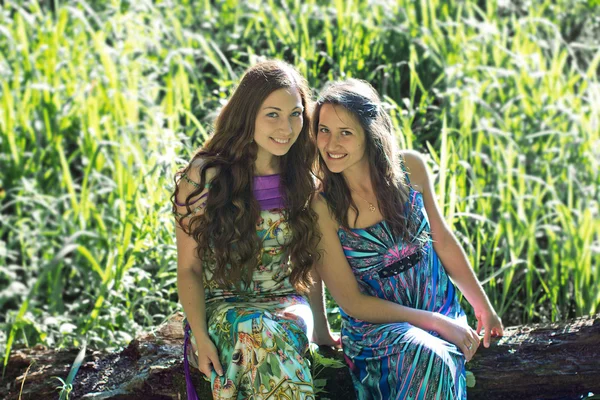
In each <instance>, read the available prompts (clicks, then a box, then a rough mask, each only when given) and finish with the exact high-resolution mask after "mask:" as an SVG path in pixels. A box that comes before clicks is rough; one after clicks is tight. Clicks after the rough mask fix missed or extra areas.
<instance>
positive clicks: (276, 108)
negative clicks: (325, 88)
mask: <svg viewBox="0 0 600 400" xmlns="http://www.w3.org/2000/svg"><path fill="white" fill-rule="evenodd" d="M267 108H272V109H274V110H277V111H282V110H281V108H279V107H273V106H267V107H265V108H263V110H266V109H267ZM296 108H299V109H301V110H303V109H304V108H302V106H296V107H294V108H292V110H295V109H296Z"/></svg>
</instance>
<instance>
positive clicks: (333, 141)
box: [325, 134, 340, 150]
mask: <svg viewBox="0 0 600 400" xmlns="http://www.w3.org/2000/svg"><path fill="white" fill-rule="evenodd" d="M328 136H329V137H328V138H327V145H326V146H325V147H327V149H328V150H333V149H335V148H336V147H337V146H338V144H339V141H340V136H339V135H337V134H331V135H328Z"/></svg>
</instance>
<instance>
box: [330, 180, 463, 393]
mask: <svg viewBox="0 0 600 400" xmlns="http://www.w3.org/2000/svg"><path fill="white" fill-rule="evenodd" d="M405 209H406V210H407V213H408V212H409V210H410V212H411V216H410V217H411V218H416V219H417V222H418V224H419V226H420V228H419V233H421V232H422V231H425V232H427V233H428V232H429V221H428V219H427V215H426V212H425V209H424V206H423V198H422V196H421V194H420V193H419V192H417V191H415V190H412V189H411V191H410V196H409V201H408V202H407V204H406V207H405ZM338 236H339V238H340V242H341V243H342V246H343V249H344V253H345V255H346V258H347V259H348V262H349V264H350V266H351V268H352V271H353V273H354V275H355V277H356V279H357V281H358V282H359V286H360V289H361V291H362V292H363V293H365V294H368V295H371V296H377V297H380V298H382V299H385V300H389V301H393V302H395V303H398V304H402V305H405V306H408V307H412V308H416V309H421V310H427V311H432V312H438V313H441V314H444V315H447V316H449V317H451V318H455V319H458V320H460V322H461V323H464V324H465V325H466V324H467V321H466V317H465V314H464V312H463V310H462V309H461V307H460V304H459V301H458V297H457V292H456V289H455V287H454V284H453V283H452V282H451V281H450V279H449V277H448V275H447V273H446V271H445V269H444V267H443V265H442V263H441V261H440V259H439V258H438V256H437V254H436V252H435V250H434V249H433V245H432V242H431V237H430V236H429V235H427V241H426V242H425V243H419V242H416V241H414V242H405V241H403V240H402V239H397V238H394V237H393V235H392V232H391V231H390V229H389V227H388V225H387V224H386V222H385V221H383V222H380V223H377V224H375V225H373V226H371V227H368V228H365V229H350V230H348V229H344V228H340V230H339V231H338ZM342 318H343V319H342V321H343V322H342V344H343V348H344V354H345V357H346V361H347V363H348V366H349V367H350V369H351V371H352V374H351V375H352V378H353V381H354V387H355V389H356V392H357V396H358V398H359V399H361V400H366V399H464V398H466V380H465V369H464V363H465V359H464V356H463V354H462V352H461V351H460V350H459V349H458V348H457V347H456V346H454V345H453V344H452V343H449V342H446V341H445V340H443V339H441V338H440V337H439V335H438V334H437V333H436V332H427V331H424V330H422V329H419V328H417V327H415V326H412V325H410V324H408V323H393V324H371V323H367V322H364V321H360V320H357V319H354V318H352V317H350V316H348V315H347V314H345V313H344V312H343V310H342Z"/></svg>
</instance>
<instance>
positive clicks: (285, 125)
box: [281, 118, 294, 136]
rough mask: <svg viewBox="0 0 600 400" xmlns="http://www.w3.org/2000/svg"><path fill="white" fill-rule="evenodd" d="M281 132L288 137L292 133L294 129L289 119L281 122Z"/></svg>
mask: <svg viewBox="0 0 600 400" xmlns="http://www.w3.org/2000/svg"><path fill="white" fill-rule="evenodd" d="M281 130H282V131H283V133H285V134H286V135H288V136H291V135H292V134H293V133H294V127H293V125H292V120H291V119H290V118H288V119H284V121H283V122H282V126H281Z"/></svg>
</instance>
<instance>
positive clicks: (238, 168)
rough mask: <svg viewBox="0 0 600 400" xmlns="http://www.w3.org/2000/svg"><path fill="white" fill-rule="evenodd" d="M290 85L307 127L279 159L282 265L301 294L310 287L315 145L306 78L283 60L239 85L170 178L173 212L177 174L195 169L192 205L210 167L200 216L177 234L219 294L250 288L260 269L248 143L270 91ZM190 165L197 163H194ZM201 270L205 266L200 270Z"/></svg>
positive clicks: (264, 65)
mask: <svg viewBox="0 0 600 400" xmlns="http://www.w3.org/2000/svg"><path fill="white" fill-rule="evenodd" d="M291 87H295V88H296V89H297V90H298V91H299V93H300V96H301V98H302V106H303V107H304V110H303V112H302V114H303V115H302V116H303V119H304V124H303V126H302V130H301V131H300V134H299V136H298V139H297V140H296V142H295V143H294V144H293V145H292V147H291V148H290V150H289V152H288V153H287V154H285V155H284V156H281V157H279V163H280V165H279V166H280V171H281V188H282V195H283V198H284V202H285V207H284V211H283V213H284V218H285V220H286V222H287V224H288V227H289V229H290V231H291V238H290V241H289V242H288V244H286V245H285V248H284V251H285V253H284V254H286V255H287V257H289V258H287V260H288V261H289V262H291V265H292V269H291V273H290V282H291V283H292V284H293V285H294V286H295V288H296V290H297V291H299V292H306V291H307V289H308V287H309V286H310V285H311V284H312V281H311V278H310V274H309V272H310V269H311V267H312V264H313V262H314V260H315V259H316V257H317V256H318V254H317V252H316V244H317V243H318V241H319V239H320V235H319V233H318V230H317V227H316V221H317V215H316V213H315V212H314V211H312V210H311V208H310V198H311V196H312V195H313V194H314V192H315V179H314V178H315V176H314V173H313V171H314V166H315V159H316V152H317V151H316V146H315V143H314V140H313V138H312V137H311V136H310V117H309V112H310V111H309V109H310V106H311V104H310V99H311V97H310V91H309V88H308V85H307V83H306V80H305V79H304V78H303V77H302V76H301V75H300V73H299V72H298V71H297V70H296V69H295V68H294V67H292V66H291V65H289V64H287V63H285V62H282V61H265V62H261V63H258V64H256V65H254V66H252V67H250V68H249V69H248V70H246V72H245V73H244V76H243V77H242V79H241V81H240V83H239V85H238V87H237V88H236V90H235V91H234V93H233V95H232V96H231V98H230V99H229V101H228V102H227V104H226V105H225V107H224V108H223V109H222V110H221V112H220V114H219V116H218V117H217V120H216V123H215V127H214V134H213V135H212V137H211V138H210V139H209V140H208V141H207V142H206V143H205V144H204V146H203V147H202V148H201V149H200V150H198V151H197V153H196V154H195V155H194V157H193V158H192V160H191V162H190V164H188V166H187V167H186V168H185V169H183V170H182V171H179V172H178V173H177V174H176V176H175V182H176V185H175V191H174V193H173V194H172V196H171V202H172V203H173V210H174V211H176V204H175V199H177V194H178V191H179V188H178V185H177V182H178V176H180V175H181V174H182V173H184V174H187V175H189V173H188V171H189V170H190V169H191V168H199V170H198V176H200V182H199V186H198V187H197V188H196V189H195V190H194V191H193V192H191V193H190V194H189V195H188V196H187V198H186V199H185V204H186V208H187V211H188V213H189V212H190V206H191V205H192V203H194V201H192V199H194V198H197V196H198V195H200V193H201V192H202V191H203V190H204V187H205V185H206V183H207V182H206V172H207V170H209V169H211V168H214V171H215V172H216V175H215V177H214V178H212V180H211V181H210V185H209V189H208V197H207V199H206V206H205V209H204V213H203V214H201V215H197V216H194V217H192V218H191V219H190V220H189V225H188V227H187V229H186V227H185V226H184V225H183V224H182V219H180V220H179V224H180V226H181V228H182V229H183V230H184V231H185V232H186V233H188V234H189V235H191V236H192V237H193V238H194V239H195V241H196V242H197V244H198V246H197V249H196V250H197V254H198V257H199V258H200V259H203V260H205V259H207V257H209V258H210V259H212V260H214V263H206V264H209V265H211V266H210V267H209V265H206V264H205V265H206V267H209V268H210V270H211V272H212V274H213V280H214V281H215V282H216V283H217V284H218V285H219V286H220V287H223V288H227V287H232V286H236V287H240V286H239V285H240V284H241V282H244V283H246V284H249V282H250V280H251V278H252V273H253V272H254V270H255V268H256V267H257V265H258V264H259V256H260V248H261V243H260V239H259V237H258V235H257V233H256V224H257V222H258V220H259V218H260V206H259V204H258V202H257V200H256V199H255V198H254V195H253V177H254V163H255V161H256V157H257V152H258V148H257V145H256V143H254V142H253V140H252V139H253V138H254V127H255V121H256V117H257V114H258V111H259V107H260V106H261V104H262V103H263V101H264V100H265V99H266V98H267V97H268V96H269V95H270V94H271V93H273V92H274V91H275V90H278V89H282V88H291ZM195 160H200V162H196V163H194V161H195ZM203 267H204V265H203Z"/></svg>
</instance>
